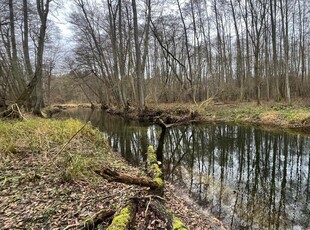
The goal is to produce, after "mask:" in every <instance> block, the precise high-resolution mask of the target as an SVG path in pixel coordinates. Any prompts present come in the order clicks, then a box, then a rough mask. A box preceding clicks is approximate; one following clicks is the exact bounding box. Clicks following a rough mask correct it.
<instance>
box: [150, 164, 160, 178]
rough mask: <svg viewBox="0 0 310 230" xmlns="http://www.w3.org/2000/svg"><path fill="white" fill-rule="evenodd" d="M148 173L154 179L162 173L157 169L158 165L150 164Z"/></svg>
mask: <svg viewBox="0 0 310 230" xmlns="http://www.w3.org/2000/svg"><path fill="white" fill-rule="evenodd" d="M150 171H151V174H152V175H153V177H154V178H157V177H161V176H162V171H161V169H160V168H159V166H158V164H152V165H151V167H150Z"/></svg>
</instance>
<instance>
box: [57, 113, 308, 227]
mask: <svg viewBox="0 0 310 230" xmlns="http://www.w3.org/2000/svg"><path fill="white" fill-rule="evenodd" d="M58 117H73V118H78V119H81V120H83V121H86V120H87V119H89V117H90V110H88V109H83V108H79V109H74V110H67V111H65V112H63V113H61V114H59V115H58ZM90 120H91V122H92V124H93V126H95V127H97V128H98V129H99V130H101V131H102V132H103V133H104V135H105V136H106V138H107V139H108V141H109V143H110V145H111V146H112V147H113V148H114V149H115V150H116V151H118V152H120V153H121V154H122V155H123V156H124V157H125V158H126V159H127V160H128V161H129V162H130V163H131V164H132V165H135V166H140V165H141V163H142V162H143V161H144V160H145V157H146V156H145V153H146V150H147V146H148V145H153V146H154V147H155V148H156V149H157V152H158V157H159V159H160V160H161V161H162V167H163V171H164V175H165V178H166V179H168V180H170V181H171V182H172V183H174V184H176V185H178V186H181V187H182V188H183V189H184V190H185V191H186V192H187V193H188V195H189V196H190V197H192V198H193V199H194V200H195V201H196V202H197V203H198V204H199V205H200V206H201V207H202V208H204V209H207V210H208V211H209V212H211V213H212V214H213V215H214V216H216V217H217V218H219V219H220V220H222V221H223V222H224V223H225V224H226V225H227V226H230V227H231V228H232V229H310V139H309V138H308V137H305V136H303V135H298V134H289V133H287V132H284V131H277V132H276V131H272V132H269V131H264V130H261V129H257V128H254V127H252V126H239V125H233V124H204V125H187V126H180V127H173V128H171V129H168V130H166V132H165V133H163V132H162V130H161V128H160V127H158V126H156V125H153V124H146V123H143V124H141V123H138V122H134V121H128V120H125V119H123V118H121V117H118V116H111V115H109V114H106V113H104V112H101V111H94V112H93V113H92V116H91V117H90Z"/></svg>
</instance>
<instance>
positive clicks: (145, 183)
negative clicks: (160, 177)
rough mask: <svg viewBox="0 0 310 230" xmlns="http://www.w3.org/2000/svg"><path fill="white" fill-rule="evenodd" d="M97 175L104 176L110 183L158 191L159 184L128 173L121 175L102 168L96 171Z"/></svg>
mask: <svg viewBox="0 0 310 230" xmlns="http://www.w3.org/2000/svg"><path fill="white" fill-rule="evenodd" d="M94 171H95V173H97V174H98V175H100V176H102V177H103V178H104V179H106V180H108V181H110V182H119V183H124V184H129V185H132V184H133V185H139V186H142V187H149V188H151V189H157V188H158V187H159V186H158V184H157V183H156V182H155V181H153V180H152V179H150V178H148V177H142V176H133V175H129V174H126V173H119V172H116V171H114V170H112V169H109V168H101V169H96V170H94Z"/></svg>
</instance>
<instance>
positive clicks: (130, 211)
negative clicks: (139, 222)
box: [107, 202, 136, 230]
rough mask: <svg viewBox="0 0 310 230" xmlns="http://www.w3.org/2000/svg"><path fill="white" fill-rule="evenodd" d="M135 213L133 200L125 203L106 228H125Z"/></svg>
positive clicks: (125, 229) (115, 229)
mask: <svg viewBox="0 0 310 230" xmlns="http://www.w3.org/2000/svg"><path fill="white" fill-rule="evenodd" d="M135 213H136V205H135V204H134V203H133V202H130V203H129V204H127V205H126V206H125V207H124V208H123V209H122V210H121V211H120V213H119V214H118V215H116V216H115V217H114V218H113V221H112V223H111V224H110V225H109V227H108V228H107V230H127V229H130V225H131V223H132V221H133V218H134V216H135Z"/></svg>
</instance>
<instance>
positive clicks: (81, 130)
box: [56, 122, 88, 156]
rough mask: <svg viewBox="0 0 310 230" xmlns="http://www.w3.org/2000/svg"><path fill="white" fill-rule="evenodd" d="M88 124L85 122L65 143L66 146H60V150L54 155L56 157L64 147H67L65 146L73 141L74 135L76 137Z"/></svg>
mask: <svg viewBox="0 0 310 230" xmlns="http://www.w3.org/2000/svg"><path fill="white" fill-rule="evenodd" d="M87 124H88V122H86V123H85V124H84V125H83V126H82V127H81V128H80V129H79V130H78V131H77V132H76V133H75V134H74V135H73V136H72V137H71V138H70V139H69V140H68V141H67V143H66V144H64V145H63V146H62V148H61V149H60V150H59V151H58V153H56V156H57V155H59V154H60V153H61V152H62V151H63V150H64V149H65V148H66V147H67V145H68V144H69V143H70V142H71V141H72V140H73V138H75V137H76V135H78V134H79V132H81V131H82V130H83V129H84V128H85V126H86V125H87Z"/></svg>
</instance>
